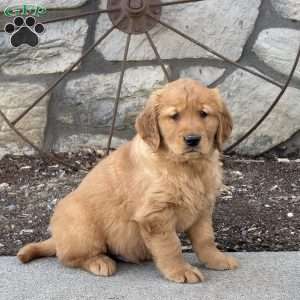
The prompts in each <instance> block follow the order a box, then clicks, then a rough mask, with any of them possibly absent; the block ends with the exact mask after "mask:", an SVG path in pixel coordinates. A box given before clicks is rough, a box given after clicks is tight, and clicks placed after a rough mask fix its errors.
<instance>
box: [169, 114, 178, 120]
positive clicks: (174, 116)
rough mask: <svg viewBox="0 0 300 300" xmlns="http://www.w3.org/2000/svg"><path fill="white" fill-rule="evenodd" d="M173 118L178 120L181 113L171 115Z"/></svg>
mask: <svg viewBox="0 0 300 300" xmlns="http://www.w3.org/2000/svg"><path fill="white" fill-rule="evenodd" d="M170 118H171V119H173V120H175V121H177V120H178V119H179V113H174V114H172V115H171V116H170Z"/></svg>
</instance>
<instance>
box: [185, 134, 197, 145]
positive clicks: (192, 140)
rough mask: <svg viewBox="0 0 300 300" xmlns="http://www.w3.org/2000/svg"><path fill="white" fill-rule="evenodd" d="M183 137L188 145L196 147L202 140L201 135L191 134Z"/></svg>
mask: <svg viewBox="0 0 300 300" xmlns="http://www.w3.org/2000/svg"><path fill="white" fill-rule="evenodd" d="M183 139H184V142H185V144H186V145H187V146H189V147H196V146H198V145H199V143H200V141H201V136H199V135H194V134H190V135H187V136H184V137H183Z"/></svg>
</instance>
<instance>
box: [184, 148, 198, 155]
mask: <svg viewBox="0 0 300 300" xmlns="http://www.w3.org/2000/svg"><path fill="white" fill-rule="evenodd" d="M182 154H183V155H186V154H187V155H189V154H198V155H199V154H200V150H199V149H198V148H190V149H187V150H185V151H184V152H183V153H182Z"/></svg>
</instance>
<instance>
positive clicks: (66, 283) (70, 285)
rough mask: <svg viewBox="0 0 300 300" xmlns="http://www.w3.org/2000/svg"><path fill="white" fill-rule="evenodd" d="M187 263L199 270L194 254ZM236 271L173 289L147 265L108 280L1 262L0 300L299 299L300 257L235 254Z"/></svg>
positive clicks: (128, 267)
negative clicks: (239, 264)
mask: <svg viewBox="0 0 300 300" xmlns="http://www.w3.org/2000/svg"><path fill="white" fill-rule="evenodd" d="M185 256H186V258H187V260H188V261H190V262H191V263H192V264H195V265H198V262H197V259H196V257H195V255H194V254H186V255H185ZM234 256H236V257H237V258H238V259H239V260H240V262H241V268H240V269H238V270H235V271H211V270H207V269H205V268H203V267H200V268H201V270H202V272H203V273H204V275H205V277H206V281H205V282H203V283H199V284H176V283H172V282H169V281H167V280H165V279H163V278H162V277H161V276H160V275H159V273H158V271H157V270H156V269H155V268H154V266H153V264H152V263H147V264H142V265H133V264H125V263H119V265H118V272H117V274H116V275H115V276H113V277H109V278H102V277H101V278H100V277H96V276H93V275H91V274H89V273H87V272H85V271H82V270H79V269H70V268H66V267H63V266H62V265H61V264H59V263H58V261H57V260H56V259H55V258H47V259H40V260H36V261H33V262H32V263H29V264H27V265H22V264H21V263H19V262H18V261H17V259H16V258H15V257H0V299H1V300H33V299H34V300H44V299H47V300H48V299H49V300H50V299H58V300H77V299H78V300H79V299H80V300H82V299H89V300H92V299H97V300H100V299H109V300H119V299H120V300H121V299H130V300H140V299H141V300H148V299H149V300H150V299H151V300H158V299H163V300H169V299H170V300H177V299H178V300H179V299H180V300H185V299H188V300H193V299H195V300H196V299H197V300H199V299H201V300H206V299H209V300H218V299H222V300H242V299H247V300H252V299H253V300H260V299H263V300H268V299H270V300H279V299H280V300H281V299H282V300H297V299H300V252H273V253H272V252H257V253H253V252H252V253H236V254H234Z"/></svg>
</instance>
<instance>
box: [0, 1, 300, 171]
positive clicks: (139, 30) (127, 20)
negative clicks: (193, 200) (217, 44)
mask: <svg viewBox="0 0 300 300" xmlns="http://www.w3.org/2000/svg"><path fill="white" fill-rule="evenodd" d="M200 1H204V0H177V1H166V2H162V1H161V0H108V1H107V8H106V9H99V10H95V11H90V12H85V13H81V14H77V15H69V16H65V17H61V18H55V19H51V20H47V21H45V22H43V23H45V24H46V23H52V22H58V21H62V20H68V19H75V18H81V17H85V16H88V15H95V14H104V13H106V14H108V16H109V18H110V21H111V23H112V26H111V28H109V29H108V30H107V31H106V32H105V33H104V34H103V35H102V36H101V37H100V38H99V39H98V40H97V41H95V43H94V44H93V45H92V46H91V47H89V48H88V49H87V50H86V51H85V52H84V53H83V54H82V56H81V57H80V58H79V59H78V60H77V61H76V62H75V63H73V64H72V65H71V66H70V67H69V68H68V69H67V70H66V71H65V72H64V73H63V74H62V75H61V76H60V77H59V78H57V80H56V81H54V82H53V83H52V84H51V85H50V87H49V88H48V89H47V90H46V91H45V92H44V93H42V94H41V95H40V96H39V97H38V99H36V100H35V101H33V102H32V104H31V105H30V106H29V107H28V108H27V109H25V110H24V111H23V112H22V113H20V114H19V116H17V117H16V118H15V119H14V120H9V119H8V118H7V117H6V116H5V115H4V113H3V112H2V111H1V110H0V115H1V117H2V118H3V120H4V121H5V122H6V123H7V125H8V126H9V127H10V128H11V129H12V130H13V131H14V132H15V133H16V134H17V135H18V136H19V137H20V138H21V139H22V140H23V141H24V142H26V143H27V144H29V145H31V146H32V147H33V148H34V149H35V150H36V151H37V152H38V153H40V154H41V155H42V156H43V157H46V158H47V157H48V156H51V158H52V159H54V160H56V161H57V162H59V163H61V164H63V165H65V166H67V167H69V168H72V169H75V170H78V169H83V168H82V167H79V166H75V165H70V164H68V163H66V162H64V161H63V160H61V159H59V158H58V157H57V156H56V155H55V154H54V153H51V154H50V153H46V152H44V151H43V150H42V149H40V148H39V147H37V146H36V145H34V144H33V143H32V142H31V141H30V140H29V139H28V138H26V137H25V136H24V135H23V134H22V133H21V132H20V131H19V130H18V129H17V128H16V124H17V123H18V122H19V121H20V120H21V119H22V118H23V117H24V116H26V115H27V114H28V113H29V112H30V111H31V110H32V109H33V108H34V107H35V106H36V105H37V104H38V103H39V102H40V101H42V100H43V98H44V97H45V96H46V95H47V94H48V93H50V92H51V91H52V90H53V89H54V88H55V87H56V86H57V85H58V84H59V83H60V82H61V81H62V80H64V79H65V78H66V77H67V76H68V74H70V72H71V71H72V70H74V69H75V67H76V66H78V65H79V64H80V63H81V61H82V60H83V59H84V58H86V57H87V56H88V55H89V54H90V53H91V52H92V51H93V50H94V49H95V48H96V47H97V46H98V45H99V44H101V42H102V41H103V40H104V39H105V38H106V37H107V36H109V35H110V34H111V33H112V32H113V31H114V30H116V29H117V30H120V31H122V32H123V33H124V34H126V35H127V38H126V43H125V45H124V54H123V60H122V64H121V70H120V77H119V81H118V85H117V92H116V99H115V103H114V108H113V118H112V124H111V128H110V134H109V138H108V141H107V147H106V154H107V155H108V154H109V151H110V148H111V142H112V137H113V134H114V129H115V123H116V116H117V112H118V105H119V101H120V95H121V90H122V85H123V79H124V74H125V70H126V65H127V55H128V49H129V46H130V41H131V36H132V35H133V34H134V35H145V36H146V38H147V40H148V42H149V45H150V47H151V48H152V49H153V52H154V54H155V57H156V60H157V63H158V64H159V65H160V66H161V69H162V72H163V73H164V74H165V77H166V79H167V80H168V81H169V82H170V81H171V80H172V78H171V76H170V74H169V73H168V70H167V69H166V67H165V65H164V64H163V61H162V59H161V57H160V55H159V52H158V50H157V48H156V46H155V44H154V42H153V39H152V37H151V34H150V33H149V31H150V30H151V29H152V28H153V27H155V26H156V25H157V24H160V25H161V26H163V27H165V28H167V29H168V30H170V31H172V32H174V33H175V34H177V35H179V36H181V37H182V38H183V39H186V40H188V41H190V42H191V43H193V44H195V45H197V46H199V47H200V48H202V49H204V50H206V51H207V52H209V53H211V54H213V55H214V56H216V57H218V58H219V59H221V60H222V61H224V62H226V63H229V64H231V65H233V66H235V67H236V68H239V69H242V70H244V71H246V72H248V73H251V74H252V75H255V76H257V77H259V78H261V79H262V80H265V81H267V82H269V83H272V84H273V85H275V86H277V87H279V88H280V89H281V91H280V92H279V94H278V95H277V97H276V98H275V99H274V101H273V102H272V104H271V105H270V107H269V108H268V109H267V110H266V112H265V113H264V114H263V116H261V117H260V118H259V120H257V121H256V123H255V124H254V125H253V126H252V127H251V128H250V129H249V130H247V132H245V133H244V134H243V136H242V137H240V138H239V139H238V140H237V141H236V142H234V143H233V144H232V145H230V146H229V147H228V148H227V149H225V153H230V152H231V151H232V150H233V149H234V148H235V147H236V146H237V145H239V144H240V143H241V142H243V141H244V140H245V139H246V138H247V137H248V136H249V135H250V134H251V133H252V132H253V131H255V129H256V128H257V127H258V126H260V125H261V124H262V122H263V121H264V120H265V119H266V118H267V116H268V115H269V114H270V113H271V111H272V110H273V108H274V107H275V106H276V104H277V103H278V102H279V100H280V99H281V97H282V96H283V94H284V93H285V91H286V89H287V88H288V86H289V84H290V82H291V80H292V78H293V75H294V72H295V69H296V67H297V64H298V62H299V57H300V46H299V48H298V52H297V55H296V58H295V61H294V63H293V66H292V69H291V71H290V74H289V76H288V78H287V80H286V82H285V84H283V85H282V84H280V83H278V82H276V81H274V80H272V79H270V78H268V77H266V76H264V75H262V74H261V73H258V72H256V71H253V70H252V69H249V68H247V67H245V66H243V65H241V64H239V63H237V62H235V61H232V60H230V59H229V58H227V57H225V56H223V55H222V54H220V53H218V52H216V51H215V50H213V49H211V48H210V47H208V46H207V45H205V44H203V43H202V42H201V41H197V40H195V39H194V38H193V37H190V36H189V35H187V34H186V33H184V32H183V31H181V30H180V29H178V28H175V27H173V26H170V25H169V24H167V23H165V22H164V21H162V20H161V19H160V17H161V14H163V13H164V10H165V9H166V10H167V7H168V6H171V5H188V4H189V3H192V2H193V3H195V2H200ZM170 46H171V45H170ZM84 170H85V169H84ZM85 171H86V170H85Z"/></svg>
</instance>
